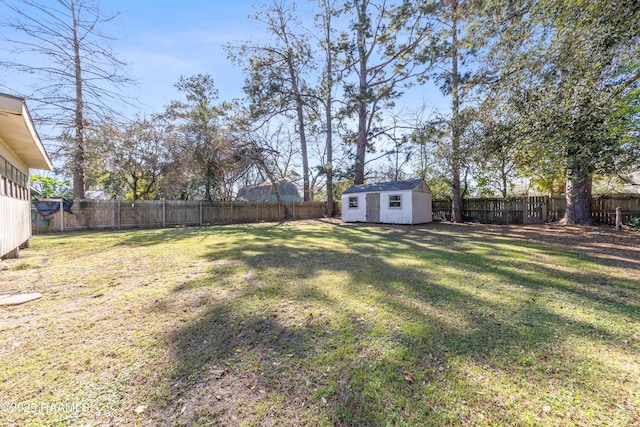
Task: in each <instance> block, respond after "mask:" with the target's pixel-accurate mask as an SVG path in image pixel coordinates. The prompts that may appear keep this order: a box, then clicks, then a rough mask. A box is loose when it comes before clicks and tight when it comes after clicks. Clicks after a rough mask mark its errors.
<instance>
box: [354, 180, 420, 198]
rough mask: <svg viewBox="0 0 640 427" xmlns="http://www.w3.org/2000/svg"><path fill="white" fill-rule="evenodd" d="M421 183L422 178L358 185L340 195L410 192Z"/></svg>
mask: <svg viewBox="0 0 640 427" xmlns="http://www.w3.org/2000/svg"><path fill="white" fill-rule="evenodd" d="M421 182H423V180H422V178H417V179H411V180H406V181H389V182H377V183H375V184H360V185H354V186H353V187H351V188H349V189H347V190H346V191H344V192H343V193H342V194H351V193H372V192H376V191H399V190H412V189H414V188H416V187H417V186H418V185H420V183H421Z"/></svg>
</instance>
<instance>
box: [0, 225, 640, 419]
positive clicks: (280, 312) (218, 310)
mask: <svg viewBox="0 0 640 427" xmlns="http://www.w3.org/2000/svg"><path fill="white" fill-rule="evenodd" d="M591 230H592V229H578V228H575V229H562V228H558V227H555V228H547V227H543V226H539V227H521V228H518V227H490V226H479V225H468V226H455V225H443V224H440V225H438V224H430V225H426V226H420V227H406V226H372V225H349V226H344V225H341V224H339V223H330V222H322V221H307V222H289V223H284V224H254V225H232V226H224V227H209V228H181V229H165V230H137V231H119V232H101V233H83V234H63V235H56V234H54V235H46V236H36V237H34V238H33V239H32V242H31V249H29V250H24V251H22V252H21V254H22V256H23V257H22V258H21V259H19V260H13V261H9V263H10V265H12V266H15V268H13V269H11V270H9V271H6V272H2V273H0V293H2V294H6V293H13V292H34V291H38V292H42V293H43V295H44V296H43V298H42V299H40V300H37V301H34V302H31V303H29V304H26V305H23V306H18V307H2V308H0V366H2V369H1V370H0V396H1V398H0V400H1V401H0V404H3V405H4V406H3V407H0V409H2V410H0V425H5V424H8V425H33V426H40V425H136V424H138V425H179V426H182V425H185V426H191V425H239V426H266V425H278V426H283V425H284V426H287V425H290V426H298V425H309V426H387V425H389V426H427V425H430V426H449V425H451V426H457V425H478V426H482V425H493V426H518V425H543V426H561V425H566V426H574V425H580V426H597V425H603V426H604V425H607V426H628V425H634V424H636V425H638V424H640V418H639V415H638V412H639V411H640V285H639V283H640V268H639V267H640V257H639V256H638V255H639V254H640V252H639V251H638V249H637V248H638V243H639V240H640V239H638V234H637V233H631V232H624V233H618V234H616V233H615V232H611V231H608V229H600V228H599V229H597V230H598V231H597V232H596V233H593V232H591ZM576 233H577V234H576ZM60 403H67V404H68V405H73V404H77V405H81V406H79V408H80V409H79V410H76V409H74V410H55V407H54V406H53V404H60ZM25 405H27V408H28V409H30V411H29V412H15V409H18V408H22V409H25ZM52 408H53V410H51V409H52ZM47 409H50V410H47ZM58 409H59V408H58ZM72 409H73V407H72Z"/></svg>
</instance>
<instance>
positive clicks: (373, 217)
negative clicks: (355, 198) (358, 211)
mask: <svg viewBox="0 0 640 427" xmlns="http://www.w3.org/2000/svg"><path fill="white" fill-rule="evenodd" d="M367 222H380V193H367Z"/></svg>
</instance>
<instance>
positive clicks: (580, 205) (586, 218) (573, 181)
mask: <svg viewBox="0 0 640 427" xmlns="http://www.w3.org/2000/svg"><path fill="white" fill-rule="evenodd" d="M591 186H592V177H591V175H590V174H588V173H586V172H584V171H583V170H582V169H581V168H580V167H576V168H574V169H570V170H568V171H567V187H566V189H567V191H566V199H567V209H566V210H565V212H564V218H563V219H562V221H561V223H562V224H578V225H593V224H594V223H595V221H594V220H593V218H592V217H591Z"/></svg>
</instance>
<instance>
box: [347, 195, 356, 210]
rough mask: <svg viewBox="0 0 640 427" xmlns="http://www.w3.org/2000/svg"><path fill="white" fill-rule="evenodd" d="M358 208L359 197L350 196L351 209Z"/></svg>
mask: <svg viewBox="0 0 640 427" xmlns="http://www.w3.org/2000/svg"><path fill="white" fill-rule="evenodd" d="M357 208H358V197H349V209H357Z"/></svg>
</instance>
